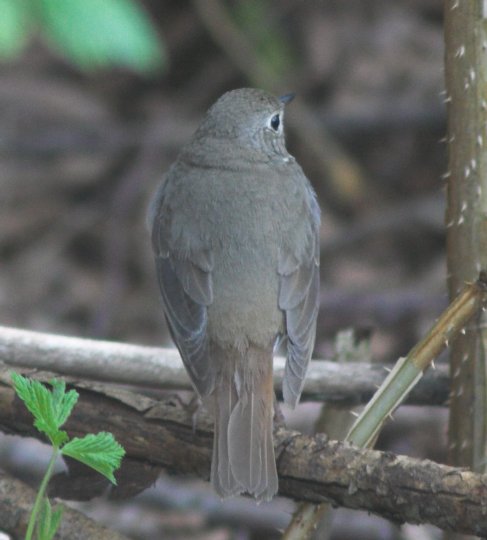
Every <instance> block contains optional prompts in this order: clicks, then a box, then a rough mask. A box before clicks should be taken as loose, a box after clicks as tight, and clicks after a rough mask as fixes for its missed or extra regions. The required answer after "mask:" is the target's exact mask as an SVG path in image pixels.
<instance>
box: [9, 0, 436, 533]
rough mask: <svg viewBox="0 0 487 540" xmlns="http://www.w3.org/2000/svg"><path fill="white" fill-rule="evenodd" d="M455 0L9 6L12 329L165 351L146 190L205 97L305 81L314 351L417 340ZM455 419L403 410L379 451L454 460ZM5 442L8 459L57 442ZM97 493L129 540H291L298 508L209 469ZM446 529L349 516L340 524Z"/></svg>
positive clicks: (297, 134) (12, 464) (308, 411)
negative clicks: (219, 491)
mask: <svg viewBox="0 0 487 540" xmlns="http://www.w3.org/2000/svg"><path fill="white" fill-rule="evenodd" d="M442 8H443V2H441V0H394V1H392V2H391V1H390V0H368V1H367V2H363V1H361V0H326V1H320V2H317V1H306V2H304V1H301V2H296V1H292V0H281V1H280V2H272V1H271V0H246V1H236V0H234V1H230V0H228V1H226V0H194V1H193V2H189V1H186V0H183V1H181V0H165V1H164V2H160V1H157V0H104V2H98V1H97V0H65V1H64V2H63V3H59V2H56V1H55V0H28V1H26V2H17V1H16V0H0V324H2V325H9V326H16V327H21V328H26V329H32V330H40V331H48V332H53V333H65V334H69V335H75V336H85V337H92V338H101V339H114V340H120V341H126V342H137V343H141V344H147V345H169V344H170V340H169V335H168V332H167V329H166V327H165V323H164V320H163V315H162V308H161V304H160V300H159V293H158V290H157V284H156V280H155V274H154V268H153V259H152V252H151V248H150V243H149V237H148V233H147V231H146V230H145V223H144V219H145V209H146V206H147V203H148V199H149V197H150V195H151V193H152V192H153V190H154V189H155V187H156V185H157V184H158V182H159V181H160V180H161V177H162V174H163V173H164V171H165V170H166V169H167V168H168V166H169V165H170V164H171V162H172V161H173V160H174V159H175V157H176V155H177V153H178V151H179V149H180V148H181V146H182V145H183V144H184V143H185V142H186V141H188V139H189V137H190V136H191V134H192V132H193V131H194V129H195V128H196V127H197V125H198V123H199V121H200V120H201V118H202V116H203V114H204V112H205V111H206V109H207V108H208V107H209V106H210V105H211V104H212V103H213V102H214V101H215V100H216V99H217V98H218V97H219V96H220V95H221V94H222V93H224V92H225V91H227V90H230V89H233V88H238V87H242V86H258V87H262V88H265V89H267V90H269V91H272V92H275V93H276V94H277V95H281V94H285V93H287V92H290V91H294V92H296V93H297V98H296V99H295V100H294V102H293V103H292V105H290V106H289V107H288V110H287V113H286V131H287V141H288V143H287V146H288V149H289V150H290V152H291V153H292V154H293V155H295V156H296V157H297V159H298V161H299V162H300V164H301V165H302V167H303V169H304V170H305V172H306V173H307V176H308V177H309V178H310V180H311V182H312V184H313V186H314V187H315V190H316V192H317V194H318V197H319V202H320V206H321V208H322V213H323V219H322V222H323V224H322V231H321V235H322V236H321V245H322V257H321V268H322V271H321V279H322V286H321V312H320V317H319V323H318V335H317V344H316V351H315V357H317V358H325V357H326V358H331V357H333V356H334V355H335V354H336V342H335V335H336V334H337V332H338V331H340V330H343V329H347V328H354V329H355V330H356V335H357V336H360V337H362V338H365V339H367V340H368V345H367V349H368V350H369V353H368V354H367V355H366V356H367V357H369V356H370V358H371V359H372V361H389V362H392V361H395V360H396V359H397V358H398V357H399V356H402V355H405V354H406V353H407V351H408V350H409V349H410V348H411V346H412V345H414V343H415V342H416V341H417V339H418V338H419V337H420V336H421V335H422V334H423V333H424V331H425V330H426V329H427V328H428V327H429V326H430V325H431V323H432V321H433V320H434V319H435V318H436V317H437V316H438V314H439V313H440V311H441V310H442V308H443V307H444V306H446V304H447V296H446V286H445V279H446V269H445V257H444V227H443V215H444V206H445V201H444V190H443V187H444V180H443V179H442V174H443V173H444V172H445V170H446V147H445V145H444V144H443V142H442V139H443V137H444V135H445V130H446V116H445V107H444V104H443V96H442V89H443V67H442V63H443V34H442V32H443V29H442ZM320 413H322V410H321V406H320V405H319V404H304V405H302V406H300V407H299V408H298V410H297V411H296V413H295V414H294V415H293V416H289V422H290V424H291V425H292V427H297V428H299V429H303V430H305V431H308V432H311V431H313V429H314V428H313V424H314V422H315V421H316V420H317V419H318V417H320ZM321 416H322V415H321ZM445 421H446V410H443V409H441V408H421V409H415V408H411V407H407V408H406V407H405V408H403V409H401V411H399V413H398V414H397V418H396V422H395V423H393V424H391V425H389V426H388V427H387V429H386V430H385V431H384V434H383V435H382V436H381V440H380V441H379V447H381V448H388V449H390V450H392V451H396V452H401V453H405V454H408V455H414V456H421V457H430V458H432V459H435V460H437V461H444V459H445V456H444V454H445V452H444V439H445V430H446V427H445ZM1 444H2V446H1V448H0V458H1V460H2V464H3V465H4V466H5V467H6V468H7V469H9V470H11V471H13V472H14V473H15V472H16V471H17V473H18V471H19V469H22V470H23V471H24V473H25V471H26V470H29V469H28V468H29V467H32V460H33V458H34V456H35V457H37V456H39V455H41V454H42V451H40V450H39V448H38V447H37V446H36V447H35V448H33V449H30V448H29V447H27V446H26V445H25V443H24V442H22V441H19V440H16V439H15V440H14V439H12V438H9V437H3V438H2V439H1ZM48 456H49V454H47V459H48ZM26 468H27V469H26ZM32 474H33V473H32ZM32 474H30V473H29V474H28V475H27V476H32ZM83 508H85V509H86V510H87V511H91V512H92V514H93V515H95V517H96V518H97V519H101V520H102V521H104V522H105V523H107V524H108V525H110V526H112V527H114V528H119V529H121V530H123V531H124V532H125V533H126V534H129V535H131V537H132V538H134V539H153V538H163V537H167V538H201V539H203V538H208V539H210V538H211V539H215V540H216V539H218V540H219V539H222V540H223V539H230V538H239V539H246V538H255V539H257V538H278V537H279V532H278V530H279V529H283V528H285V526H286V524H287V522H288V520H289V517H290V515H291V513H292V511H293V508H294V506H293V503H291V502H290V501H285V500H277V501H276V502H274V503H271V504H268V505H261V506H260V507H255V505H253V503H251V502H250V501H247V500H245V499H235V500H233V501H229V502H226V503H225V504H223V505H222V504H221V503H220V502H219V501H218V500H217V499H216V498H215V497H213V496H212V495H211V492H210V491H209V490H208V489H207V487H206V485H205V484H203V483H197V484H194V483H192V482H190V483H188V482H184V483H182V482H180V481H178V479H175V478H171V479H169V478H162V479H161V480H160V481H159V482H158V484H157V486H155V488H154V489H152V490H148V491H147V492H145V493H144V494H143V495H141V496H140V497H138V498H136V499H134V500H132V501H128V502H127V503H125V504H123V505H120V504H119V505H117V506H114V505H113V503H109V502H104V503H100V501H97V502H96V503H95V504H93V503H90V504H86V505H84V506H83ZM137 524H138V525H137ZM437 536H438V531H436V530H434V529H432V528H427V527H423V528H420V529H419V528H415V527H413V528H411V527H407V526H406V527H403V528H402V529H399V528H397V527H395V526H394V525H392V524H390V523H388V522H386V521H384V520H381V519H379V518H374V517H370V516H366V515H363V514H362V513H359V512H350V511H345V510H339V511H338V512H337V515H336V518H335V520H334V524H333V527H332V535H331V538H336V539H339V538H340V539H346V538H360V539H362V538H364V539H366V538H367V539H368V538H371V539H372V538H384V539H389V538H390V539H393V538H423V537H424V538H436V537H437ZM324 537H325V536H320V538H324Z"/></svg>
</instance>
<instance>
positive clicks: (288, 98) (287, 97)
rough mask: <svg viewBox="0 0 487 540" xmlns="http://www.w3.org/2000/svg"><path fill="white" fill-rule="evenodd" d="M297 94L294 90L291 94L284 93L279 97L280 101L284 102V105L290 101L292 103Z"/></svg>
mask: <svg viewBox="0 0 487 540" xmlns="http://www.w3.org/2000/svg"><path fill="white" fill-rule="evenodd" d="M295 96H296V94H295V93H294V92H291V93H290V94H284V95H283V96H280V97H279V101H280V102H281V103H284V105H287V104H288V103H291V101H292V100H293V99H294V97H295Z"/></svg>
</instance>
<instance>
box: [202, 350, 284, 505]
mask: <svg viewBox="0 0 487 540" xmlns="http://www.w3.org/2000/svg"><path fill="white" fill-rule="evenodd" d="M213 354H214V357H213V359H212V361H214V362H215V363H216V364H217V365H218V366H219V368H220V369H219V372H220V377H219V379H220V380H219V381H218V382H217V384H216V385H215V390H214V398H215V403H214V405H215V437H214V441H213V459H212V464H211V481H212V484H213V486H214V488H215V490H216V491H217V493H218V494H219V495H221V496H222V497H228V496H231V495H237V494H239V493H245V492H247V493H249V494H251V495H253V496H254V497H255V498H256V499H257V500H259V501H260V500H270V499H272V497H273V496H274V495H275V494H276V492H277V488H278V481H277V470H276V460H275V456H274V445H273V438H272V425H273V424H272V422H273V399H274V389H273V381H272V349H269V350H266V349H263V348H258V347H254V346H252V345H251V346H250V347H249V348H248V349H247V351H246V352H245V353H242V352H238V351H237V350H235V349H231V350H228V349H227V350H223V349H220V348H215V349H214V351H213Z"/></svg>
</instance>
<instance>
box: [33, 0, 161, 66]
mask: <svg viewBox="0 0 487 540" xmlns="http://www.w3.org/2000/svg"><path fill="white" fill-rule="evenodd" d="M37 1H38V3H39V6H40V7H41V17H42V21H43V33H44V34H45V35H46V37H47V38H48V40H49V41H50V43H51V44H52V45H53V46H54V47H56V48H57V49H58V50H59V51H60V52H62V53H64V54H65V55H66V56H68V57H69V58H70V59H71V60H72V61H73V62H75V63H76V64H78V65H79V66H80V67H81V68H83V69H93V68H98V67H104V66H109V65H119V66H125V67H128V68H131V69H134V70H136V71H142V72H148V71H154V70H155V69H158V68H161V67H162V66H163V65H164V62H165V54H164V50H163V46H162V43H161V41H160V40H159V38H158V36H157V33H156V31H155V29H154V27H153V25H152V23H151V21H150V19H149V17H148V15H146V13H145V12H144V11H143V9H142V7H141V6H140V5H139V4H137V3H135V2H134V1H133V0H103V1H102V2H100V0H63V1H62V2H60V1H59V0H37Z"/></svg>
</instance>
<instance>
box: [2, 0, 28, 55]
mask: <svg viewBox="0 0 487 540" xmlns="http://www.w3.org/2000/svg"><path fill="white" fill-rule="evenodd" d="M29 29H30V20H29V17H28V13H27V9H26V6H25V2H24V1H23V0H0V58H2V57H3V58H13V57H14V56H16V55H17V54H19V53H20V52H21V50H22V49H23V48H24V46H25V44H26V43H27V40H28V37H29Z"/></svg>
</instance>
